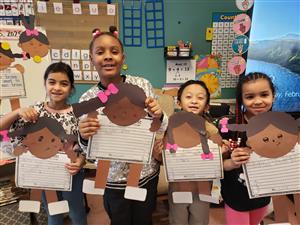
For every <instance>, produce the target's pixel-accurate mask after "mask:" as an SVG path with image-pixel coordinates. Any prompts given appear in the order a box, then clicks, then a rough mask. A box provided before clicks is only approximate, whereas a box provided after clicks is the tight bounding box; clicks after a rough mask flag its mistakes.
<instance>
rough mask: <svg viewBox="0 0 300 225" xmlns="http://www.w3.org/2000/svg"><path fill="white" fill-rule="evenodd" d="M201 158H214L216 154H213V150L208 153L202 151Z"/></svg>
mask: <svg viewBox="0 0 300 225" xmlns="http://www.w3.org/2000/svg"><path fill="white" fill-rule="evenodd" d="M201 159H203V160H206V159H207V160H213V159H214V155H213V154H212V152H210V153H208V154H205V153H202V154H201Z"/></svg>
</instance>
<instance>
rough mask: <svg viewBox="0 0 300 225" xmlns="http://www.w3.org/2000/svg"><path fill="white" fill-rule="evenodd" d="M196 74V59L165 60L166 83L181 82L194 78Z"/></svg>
mask: <svg viewBox="0 0 300 225" xmlns="http://www.w3.org/2000/svg"><path fill="white" fill-rule="evenodd" d="M195 75H196V60H194V59H191V60H182V59H179V60H173V59H172V60H167V69H166V83H167V84H181V83H184V82H186V81H188V80H194V79H195Z"/></svg>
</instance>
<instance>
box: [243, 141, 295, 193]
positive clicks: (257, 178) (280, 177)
mask: <svg viewBox="0 0 300 225" xmlns="http://www.w3.org/2000/svg"><path fill="white" fill-rule="evenodd" d="M243 170H244V174H245V179H246V183H247V187H248V192H249V197H250V198H258V197H263V196H272V195H283V194H289V193H297V192H300V145H299V144H297V145H296V146H295V147H294V149H293V150H291V151H290V152H289V153H288V154H286V155H284V156H282V157H278V158H275V159H271V158H265V157H261V156H259V155H257V154H256V153H254V152H253V153H252V154H251V157H250V161H249V162H248V163H246V164H245V165H243Z"/></svg>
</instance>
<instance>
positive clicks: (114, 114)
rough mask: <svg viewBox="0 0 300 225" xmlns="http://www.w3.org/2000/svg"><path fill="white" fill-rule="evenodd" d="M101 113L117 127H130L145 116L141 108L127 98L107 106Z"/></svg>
mask: <svg viewBox="0 0 300 225" xmlns="http://www.w3.org/2000/svg"><path fill="white" fill-rule="evenodd" d="M103 113H104V114H105V115H106V116H107V117H108V119H109V120H110V121H111V122H112V123H114V124H117V125H119V126H129V125H132V124H134V123H136V122H138V121H139V120H140V119H142V118H144V117H145V116H146V115H147V113H146V112H145V110H144V109H143V108H141V107H139V106H136V105H134V104H132V103H131V102H130V101H129V99H128V98H127V97H124V98H122V99H121V100H120V101H118V102H115V103H111V104H109V105H107V106H106V107H105V108H104V109H103Z"/></svg>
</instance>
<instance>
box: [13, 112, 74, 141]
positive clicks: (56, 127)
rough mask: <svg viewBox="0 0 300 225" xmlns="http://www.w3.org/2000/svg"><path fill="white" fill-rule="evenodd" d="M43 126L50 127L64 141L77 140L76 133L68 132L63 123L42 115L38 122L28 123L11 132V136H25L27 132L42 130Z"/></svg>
mask: <svg viewBox="0 0 300 225" xmlns="http://www.w3.org/2000/svg"><path fill="white" fill-rule="evenodd" d="M43 128H47V129H49V130H50V131H51V132H52V133H53V134H54V135H55V136H57V137H59V138H60V139H61V141H62V142H64V141H65V140H70V141H71V140H72V141H76V140H77V138H76V136H75V135H69V134H66V132H65V130H64V128H63V127H62V125H61V123H59V122H58V121H57V120H56V119H53V118H50V117H40V118H39V119H38V120H37V122H36V123H30V124H27V125H25V126H24V127H23V128H21V129H17V130H15V131H12V132H10V133H9V137H11V138H14V137H17V136H25V135H27V134H30V133H34V132H36V131H39V130H42V129H43Z"/></svg>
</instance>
